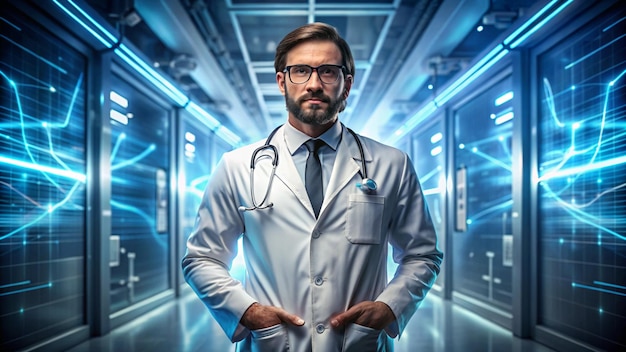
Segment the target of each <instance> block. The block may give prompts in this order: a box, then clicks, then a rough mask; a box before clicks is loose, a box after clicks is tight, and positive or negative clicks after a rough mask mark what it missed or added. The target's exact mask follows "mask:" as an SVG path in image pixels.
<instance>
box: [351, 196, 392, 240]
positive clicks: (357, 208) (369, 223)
mask: <svg viewBox="0 0 626 352" xmlns="http://www.w3.org/2000/svg"><path fill="white" fill-rule="evenodd" d="M384 210H385V197H382V196H376V195H368V194H358V193H355V194H350V196H349V198H348V210H347V212H346V238H347V239H348V241H350V242H351V243H355V244H379V243H380V242H381V231H382V223H383V211H384Z"/></svg>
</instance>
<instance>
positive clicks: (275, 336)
mask: <svg viewBox="0 0 626 352" xmlns="http://www.w3.org/2000/svg"><path fill="white" fill-rule="evenodd" d="M250 333H251V334H252V352H265V351H289V342H288V339H287V330H286V329H285V328H284V327H283V325H282V324H278V325H273V326H270V327H267V328H263V329H258V330H251V331H250Z"/></svg>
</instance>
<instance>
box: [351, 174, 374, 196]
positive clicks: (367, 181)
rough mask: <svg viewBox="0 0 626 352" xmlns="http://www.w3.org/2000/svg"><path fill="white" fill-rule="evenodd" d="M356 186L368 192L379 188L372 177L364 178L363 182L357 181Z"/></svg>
mask: <svg viewBox="0 0 626 352" xmlns="http://www.w3.org/2000/svg"><path fill="white" fill-rule="evenodd" d="M356 186H357V188H359V189H360V190H361V191H363V192H365V193H368V194H369V193H374V191H376V189H377V188H378V185H377V184H376V181H374V180H372V179H371V178H364V179H363V180H362V181H361V182H357V183H356Z"/></svg>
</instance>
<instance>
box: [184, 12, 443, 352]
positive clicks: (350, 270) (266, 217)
mask: <svg viewBox="0 0 626 352" xmlns="http://www.w3.org/2000/svg"><path fill="white" fill-rule="evenodd" d="M274 66H275V68H276V82H277V83H278V88H279V89H280V91H281V92H282V94H283V95H284V96H285V101H286V104H287V110H288V119H287V123H286V124H285V125H283V126H282V127H280V128H279V129H278V130H277V131H275V134H273V135H272V136H270V138H269V140H268V141H267V142H266V144H267V145H272V146H274V147H275V150H273V149H272V147H268V146H267V145H264V143H263V142H258V143H256V144H253V145H250V146H247V147H243V148H240V149H238V150H234V151H231V152H228V153H226V154H225V155H224V156H223V158H222V160H221V162H220V164H219V165H218V166H217V167H216V169H215V171H214V174H213V176H212V178H211V181H210V183H209V185H208V186H207V189H206V192H205V194H204V197H203V200H202V204H201V205H200V208H199V210H198V217H197V222H196V226H195V229H194V231H193V233H192V234H191V236H190V238H189V241H188V243H187V254H186V255H185V258H184V259H183V263H182V266H183V270H184V274H185V278H186V280H187V282H188V283H189V284H190V285H191V287H193V289H194V290H195V292H196V293H197V294H198V296H199V297H200V298H201V299H202V301H203V302H204V303H205V304H206V306H207V307H208V308H209V310H210V311H211V313H212V314H213V316H214V317H215V319H216V320H217V322H218V323H219V324H220V325H221V327H222V328H223V330H224V332H225V333H226V334H227V335H228V337H229V338H230V339H231V341H233V342H237V341H241V342H239V344H238V349H239V350H240V351H286V350H290V351H324V352H326V351H390V350H393V340H392V338H394V337H396V336H398V335H399V334H401V332H402V330H403V329H404V327H405V326H406V324H407V322H408V321H409V319H410V318H411V316H412V315H413V313H414V312H415V311H416V309H417V307H418V306H419V304H420V303H421V301H422V300H423V299H424V297H425V295H426V293H427V292H428V290H429V289H430V287H431V285H432V284H433V282H434V281H435V278H436V276H437V274H438V273H439V267H440V264H441V261H442V258H443V255H442V253H441V252H440V251H439V250H438V249H437V238H436V235H435V230H434V228H433V225H432V222H431V219H430V216H429V214H428V211H427V207H426V204H425V202H424V199H423V195H422V191H421V188H420V185H419V181H418V179H417V176H416V173H415V171H414V169H413V167H412V164H411V161H410V160H409V158H408V156H407V155H406V154H405V153H403V152H401V151H399V150H397V149H395V148H392V147H389V146H385V145H383V144H380V143H378V142H375V141H373V140H371V139H367V138H363V137H357V136H356V135H354V136H353V135H352V134H351V133H350V131H348V130H347V128H346V127H344V126H343V125H342V124H341V123H340V122H338V113H339V112H341V111H343V109H344V108H345V106H346V99H347V98H348V95H349V93H350V88H351V87H352V83H353V79H354V59H353V57H352V53H351V51H350V48H349V47H348V45H347V43H346V42H345V40H343V39H342V38H341V37H340V36H339V35H338V33H337V31H336V30H335V29H334V28H333V27H331V26H328V25H326V24H322V23H314V24H309V25H305V26H303V27H300V28H298V29H296V30H294V31H293V32H291V33H289V34H287V36H285V38H284V39H283V40H282V41H281V43H280V44H279V45H278V47H277V49H276V58H275V62H274ZM310 139H314V140H322V141H323V142H324V143H320V142H318V143H317V144H318V145H317V146H315V147H314V146H312V144H313V142H310V143H308V145H307V143H306V142H307V141H308V140H310ZM359 143H360V144H362V145H359ZM360 149H362V150H360ZM309 155H311V157H309ZM251 159H253V161H254V163H253V167H252V170H251V168H250V160H251ZM361 159H365V162H364V163H362V160H361ZM317 160H319V162H317ZM274 161H279V162H278V164H277V165H276V168H275V173H274V171H272V163H273V162H274ZM315 162H317V164H315ZM320 164H321V165H320ZM316 165H317V166H316ZM364 167H365V168H366V170H364ZM320 168H321V178H319V176H320V174H319V169H320ZM312 170H316V171H312ZM367 173H369V174H367ZM313 174H315V175H313ZM365 174H367V176H369V178H370V179H371V180H378V182H379V183H380V184H379V185H378V186H375V185H374V183H371V182H369V183H368V182H367V180H364V179H363V178H364V177H366V176H365ZM316 177H317V179H318V180H317V182H318V186H317V188H316V189H307V186H305V184H307V185H309V180H310V179H315V178H316ZM359 185H360V186H361V187H359ZM308 187H309V188H312V187H313V186H308ZM322 197H323V200H322ZM259 199H262V201H261V203H258V200H259ZM240 236H242V239H243V250H244V256H245V263H246V268H247V275H246V279H245V280H244V283H243V284H242V283H241V282H239V281H237V280H235V279H233V278H232V277H231V276H230V275H229V272H228V269H229V268H230V265H231V263H232V260H233V258H234V257H235V256H236V255H237V241H238V239H239V237H240ZM388 243H389V244H391V246H392V248H393V256H394V260H395V261H396V262H397V263H398V264H399V266H398V269H397V271H396V273H395V275H394V278H393V279H392V280H391V281H388V280H387V271H386V270H387V252H388V245H387V244H388Z"/></svg>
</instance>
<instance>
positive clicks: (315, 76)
mask: <svg viewBox="0 0 626 352" xmlns="http://www.w3.org/2000/svg"><path fill="white" fill-rule="evenodd" d="M313 71H314V72H311V78H309V80H308V82H306V85H307V86H306V88H307V90H309V91H317V90H321V89H322V80H321V79H320V75H319V73H318V72H317V69H316V68H315V69H313Z"/></svg>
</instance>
